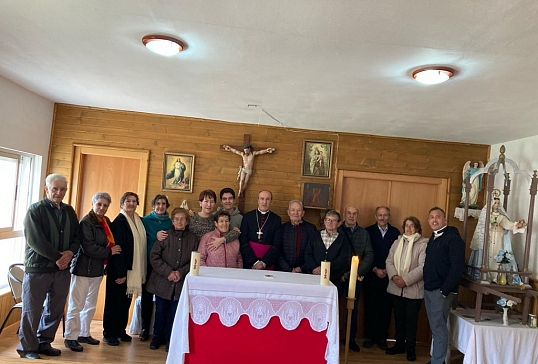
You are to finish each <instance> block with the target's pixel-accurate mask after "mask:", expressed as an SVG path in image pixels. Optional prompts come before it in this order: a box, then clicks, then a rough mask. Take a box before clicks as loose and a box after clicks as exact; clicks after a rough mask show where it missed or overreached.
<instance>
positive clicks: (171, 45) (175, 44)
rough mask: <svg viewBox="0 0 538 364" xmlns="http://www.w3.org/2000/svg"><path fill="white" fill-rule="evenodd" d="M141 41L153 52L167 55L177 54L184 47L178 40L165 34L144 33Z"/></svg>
mask: <svg viewBox="0 0 538 364" xmlns="http://www.w3.org/2000/svg"><path fill="white" fill-rule="evenodd" d="M142 43H143V44H144V45H145V46H146V48H147V49H149V50H150V51H152V52H153V53H157V54H160V55H161V56H167V57H170V56H173V55H175V54H178V53H179V52H181V51H182V50H183V49H184V48H185V47H184V45H183V44H182V42H181V41H180V40H178V39H176V38H172V37H167V36H165V35H146V36H144V37H143V38H142Z"/></svg>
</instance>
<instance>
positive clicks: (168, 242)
mask: <svg viewBox="0 0 538 364" xmlns="http://www.w3.org/2000/svg"><path fill="white" fill-rule="evenodd" d="M189 219H190V217H189V212H188V211H187V210H185V209H182V208H179V207H177V208H175V209H174V210H173V211H172V229H171V230H168V231H167V234H168V236H167V237H166V239H164V240H163V241H156V242H155V245H154V246H153V248H152V249H151V253H150V261H151V265H152V267H153V272H151V275H150V277H149V281H148V284H147V290H148V291H149V292H152V293H154V294H155V324H154V326H153V339H152V340H151V343H150V345H149V348H150V349H152V350H156V349H158V348H159V347H160V346H161V345H162V344H163V343H166V351H168V347H169V345H170V335H171V333H172V325H173V323H174V317H175V315H176V309H177V304H178V301H179V295H180V293H181V288H183V282H184V280H185V276H186V275H187V273H188V272H189V268H190V263H191V253H192V252H193V251H196V249H198V242H199V239H198V237H197V236H196V235H194V234H193V233H191V232H190V231H189V230H187V225H188V224H189Z"/></svg>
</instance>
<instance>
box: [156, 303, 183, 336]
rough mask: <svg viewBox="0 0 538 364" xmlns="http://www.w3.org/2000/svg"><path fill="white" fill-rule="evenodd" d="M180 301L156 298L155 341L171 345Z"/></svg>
mask: <svg viewBox="0 0 538 364" xmlns="http://www.w3.org/2000/svg"><path fill="white" fill-rule="evenodd" d="M178 303H179V301H173V300H167V299H164V298H162V297H159V296H155V324H154V325H153V340H158V341H161V342H166V347H168V346H169V344H170V336H171V335H172V326H173V325H174V318H175V317H176V310H177V304H178Z"/></svg>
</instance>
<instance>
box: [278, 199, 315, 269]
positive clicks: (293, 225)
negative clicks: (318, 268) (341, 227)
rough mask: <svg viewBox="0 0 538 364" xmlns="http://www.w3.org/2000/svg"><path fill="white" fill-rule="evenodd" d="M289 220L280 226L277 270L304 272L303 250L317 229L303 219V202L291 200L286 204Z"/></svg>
mask: <svg viewBox="0 0 538 364" xmlns="http://www.w3.org/2000/svg"><path fill="white" fill-rule="evenodd" d="M288 216H289V217H290V221H288V222H285V223H284V224H282V226H281V227H280V233H281V235H280V239H279V241H278V246H277V248H278V251H279V252H280V257H279V258H278V270H281V271H283V272H292V273H305V272H306V267H305V260H304V252H305V249H306V245H307V244H308V242H309V241H310V240H311V239H312V237H313V236H314V234H316V233H317V229H316V227H315V226H314V224H311V223H309V222H307V221H304V220H303V216H304V210H303V203H302V202H301V201H299V200H292V201H290V203H289V205H288Z"/></svg>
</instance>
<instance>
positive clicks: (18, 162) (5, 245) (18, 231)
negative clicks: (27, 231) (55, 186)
mask: <svg viewBox="0 0 538 364" xmlns="http://www.w3.org/2000/svg"><path fill="white" fill-rule="evenodd" d="M0 171H2V178H0V206H2V209H0V251H1V252H2V253H1V254H0V288H3V287H5V286H7V279H6V274H3V272H7V268H8V267H9V266H10V265H11V264H13V263H20V262H22V261H23V260H24V246H25V242H24V237H23V221H24V216H25V214H26V210H27V209H28V206H29V205H30V203H32V202H34V201H37V200H38V199H39V197H40V196H41V195H40V193H41V191H42V189H41V183H40V174H41V157H40V156H37V155H31V154H27V153H21V152H16V151H12V150H6V149H3V148H0Z"/></svg>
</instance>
